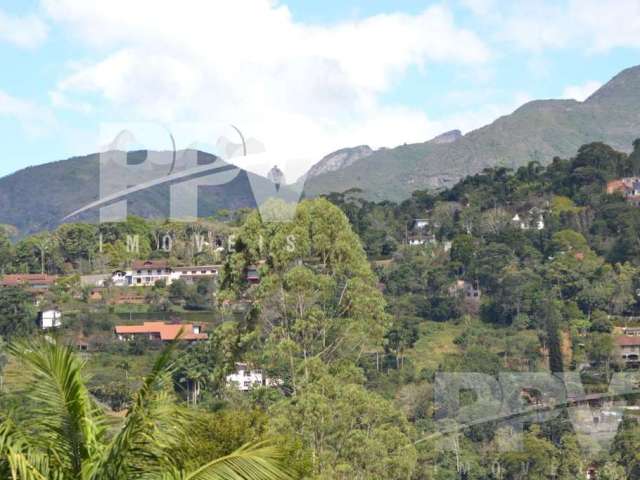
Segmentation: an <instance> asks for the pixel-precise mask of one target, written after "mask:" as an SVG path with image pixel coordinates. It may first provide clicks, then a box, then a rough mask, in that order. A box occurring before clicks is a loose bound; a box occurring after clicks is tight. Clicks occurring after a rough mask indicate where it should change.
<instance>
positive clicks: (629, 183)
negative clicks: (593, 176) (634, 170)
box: [607, 177, 640, 207]
mask: <svg viewBox="0 0 640 480" xmlns="http://www.w3.org/2000/svg"><path fill="white" fill-rule="evenodd" d="M607 193H608V194H613V193H621V194H622V196H623V197H624V198H625V200H626V201H627V202H628V203H630V204H632V205H635V206H636V207H637V206H640V177H625V178H618V179H616V180H611V181H610V182H607Z"/></svg>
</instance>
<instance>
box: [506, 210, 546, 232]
mask: <svg viewBox="0 0 640 480" xmlns="http://www.w3.org/2000/svg"><path fill="white" fill-rule="evenodd" d="M511 223H512V224H513V225H514V226H515V227H517V228H519V229H520V230H529V229H534V230H544V227H545V224H544V215H543V214H542V213H541V210H540V209H539V208H535V207H534V208H532V209H530V210H529V211H528V212H525V213H523V214H522V215H520V214H519V213H516V214H515V215H514V216H513V217H512V218H511Z"/></svg>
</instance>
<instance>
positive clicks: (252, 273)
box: [247, 265, 260, 285]
mask: <svg viewBox="0 0 640 480" xmlns="http://www.w3.org/2000/svg"><path fill="white" fill-rule="evenodd" d="M247 282H249V283H250V284H252V285H255V284H258V283H260V274H259V273H258V267H256V266H255V265H249V266H248V267H247Z"/></svg>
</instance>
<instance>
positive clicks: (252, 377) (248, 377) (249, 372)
mask: <svg viewBox="0 0 640 480" xmlns="http://www.w3.org/2000/svg"><path fill="white" fill-rule="evenodd" d="M225 380H226V382H227V386H230V387H231V386H235V387H236V389H238V390H240V391H241V392H247V391H249V390H251V389H252V388H254V387H261V386H263V385H264V377H263V375H262V370H254V369H251V368H250V367H249V366H248V365H247V364H246V363H236V369H235V371H234V372H233V373H231V374H230V375H227V376H226V377H225Z"/></svg>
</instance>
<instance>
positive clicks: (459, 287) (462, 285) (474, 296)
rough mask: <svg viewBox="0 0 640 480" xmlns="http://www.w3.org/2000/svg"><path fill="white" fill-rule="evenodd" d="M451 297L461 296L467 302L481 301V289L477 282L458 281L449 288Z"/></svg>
mask: <svg viewBox="0 0 640 480" xmlns="http://www.w3.org/2000/svg"><path fill="white" fill-rule="evenodd" d="M449 294H450V295H460V294H462V296H463V297H464V299H465V300H472V301H476V302H479V301H480V295H481V293H480V287H479V286H478V283H477V282H467V281H466V280H456V282H455V283H454V284H453V285H451V287H449Z"/></svg>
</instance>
